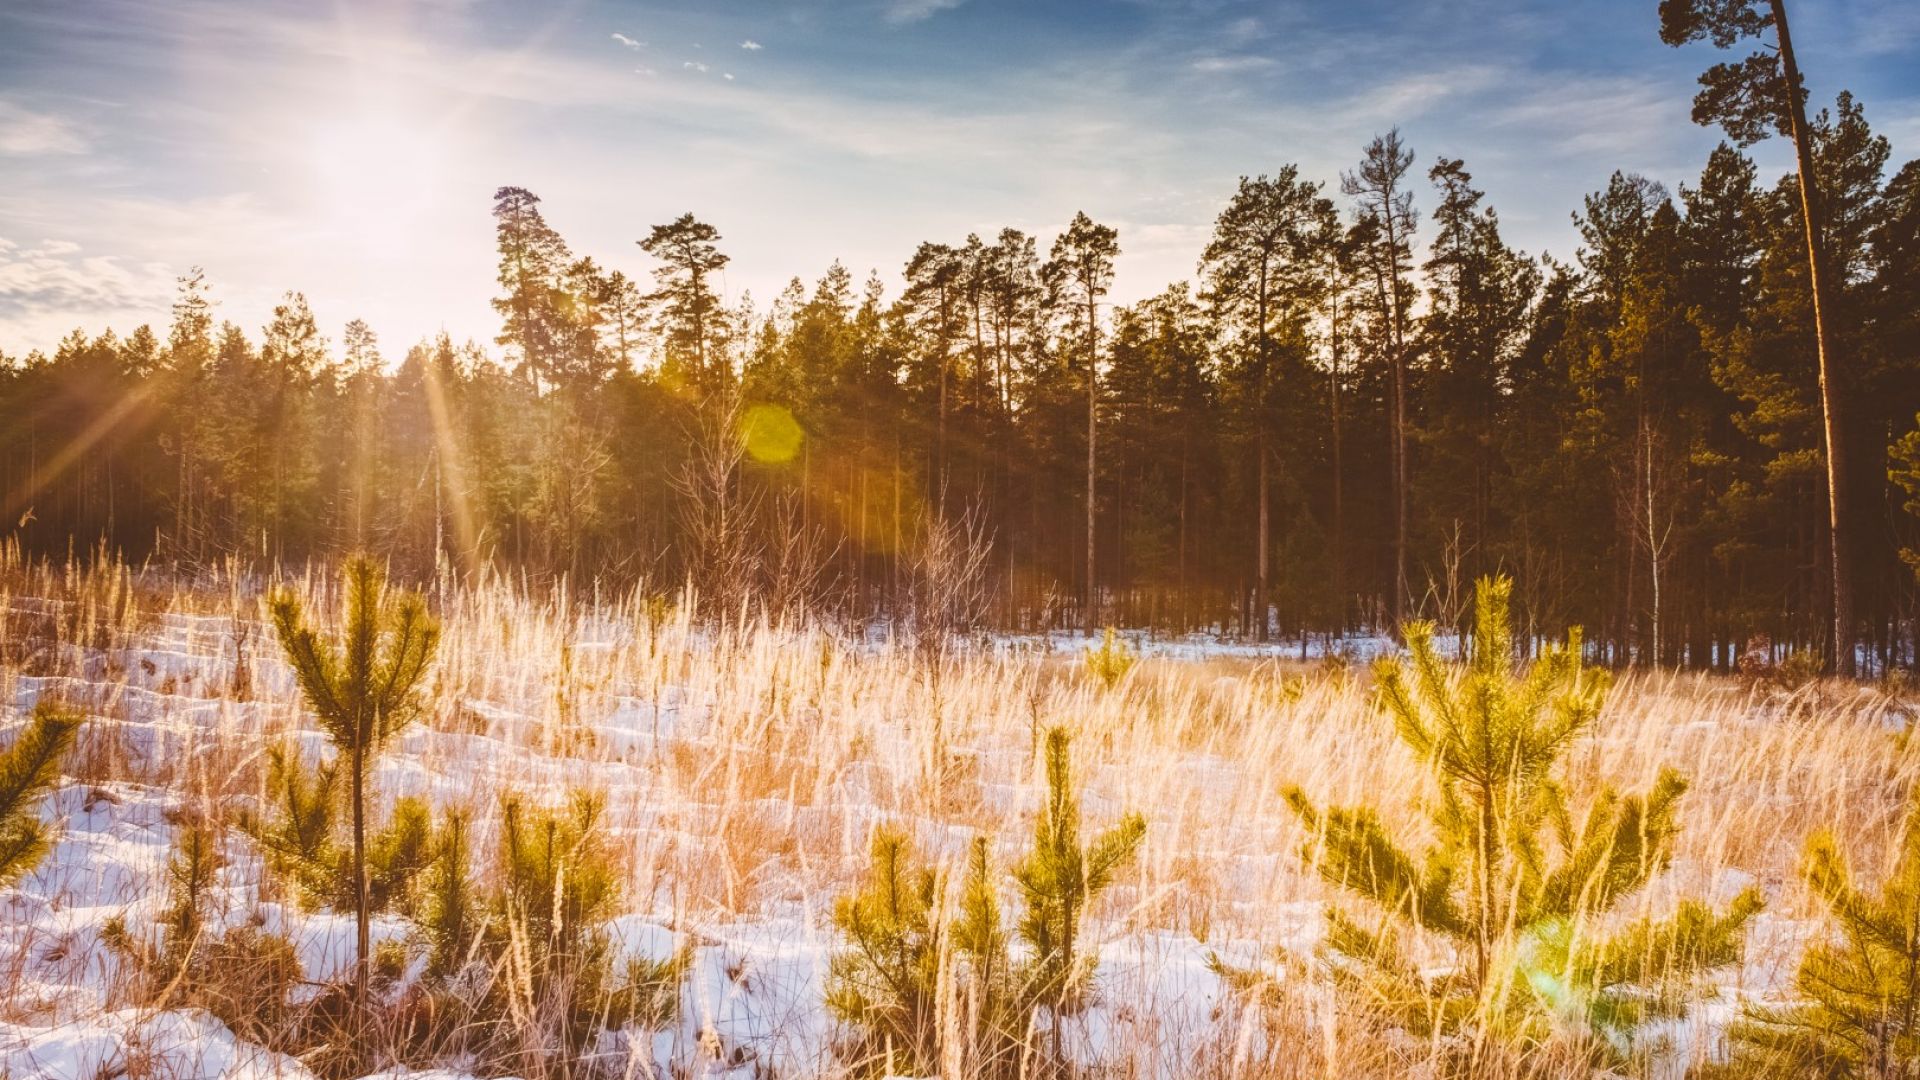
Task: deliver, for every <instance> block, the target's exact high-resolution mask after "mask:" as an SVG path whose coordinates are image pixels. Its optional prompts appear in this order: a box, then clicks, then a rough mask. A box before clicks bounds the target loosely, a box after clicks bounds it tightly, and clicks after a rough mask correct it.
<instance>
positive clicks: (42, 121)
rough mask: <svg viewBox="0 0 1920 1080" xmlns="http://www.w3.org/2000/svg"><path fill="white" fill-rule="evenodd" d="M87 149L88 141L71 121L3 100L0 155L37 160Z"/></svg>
mask: <svg viewBox="0 0 1920 1080" xmlns="http://www.w3.org/2000/svg"><path fill="white" fill-rule="evenodd" d="M86 149H87V140H86V139H84V138H82V137H81V135H80V132H79V129H78V128H76V127H75V126H74V124H73V122H72V121H70V120H66V119H64V118H62V117H58V116H54V115H53V114H51V113H43V112H35V111H33V110H31V109H28V108H25V107H24V106H20V105H15V104H13V103H11V102H8V101H0V154H4V155H8V156H12V157H38V156H40V155H43V154H79V153H83V152H85V151H86Z"/></svg>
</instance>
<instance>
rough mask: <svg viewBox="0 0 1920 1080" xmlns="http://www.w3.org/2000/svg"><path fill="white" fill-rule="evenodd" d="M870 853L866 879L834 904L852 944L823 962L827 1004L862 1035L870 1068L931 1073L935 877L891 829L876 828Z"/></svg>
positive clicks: (937, 939) (937, 946)
mask: <svg viewBox="0 0 1920 1080" xmlns="http://www.w3.org/2000/svg"><path fill="white" fill-rule="evenodd" d="M870 852H871V855H870V858H871V861H870V863H869V865H868V873H867V880H866V882H865V883H864V884H863V885H862V886H861V888H860V890H859V891H858V892H855V893H853V894H851V895H848V896H843V897H841V898H840V899H839V901H838V902H837V903H835V904H834V909H833V923H834V926H835V927H837V928H838V929H839V930H840V932H841V933H842V934H844V935H845V936H846V939H847V941H848V942H849V943H850V945H851V947H850V948H847V949H843V950H841V951H839V952H837V953H835V954H834V955H833V958H832V959H831V960H830V961H829V963H828V974H827V1007H828V1008H829V1009H831V1010H832V1011H833V1013H834V1014H835V1015H836V1016H838V1017H840V1019H842V1020H844V1021H846V1022H847V1023H849V1024H851V1025H853V1026H854V1027H856V1028H857V1029H859V1031H860V1032H861V1033H862V1050H863V1062H862V1064H863V1065H865V1066H867V1067H868V1068H869V1069H870V1070H871V1071H873V1072H876V1073H878V1074H879V1075H895V1074H900V1073H903V1072H904V1073H907V1074H910V1075H914V1076H930V1075H933V1073H935V1072H937V1071H938V1069H939V1065H940V1060H939V1056H938V1053H937V1050H938V1047H937V1043H936V1035H937V1031H938V1019H937V1016H936V1015H935V1011H936V1005H937V998H936V991H937V984H938V981H939V976H940V954H941V951H942V947H943V946H942V942H941V937H942V932H941V926H940V922H939V917H938V911H937V909H938V907H939V898H940V883H939V875H938V874H936V873H935V872H934V871H933V869H932V868H930V867H927V866H924V865H922V864H920V862H919V861H918V860H917V859H916V858H915V856H914V852H913V843H912V841H910V840H909V839H908V838H907V835H906V834H905V833H904V832H901V831H900V830H899V829H896V828H893V827H891V826H885V825H883V826H881V827H880V828H878V829H875V830H874V833H873V841H872V846H871V848H870ZM896 1057H897V1058H899V1059H900V1060H895V1058H896Z"/></svg>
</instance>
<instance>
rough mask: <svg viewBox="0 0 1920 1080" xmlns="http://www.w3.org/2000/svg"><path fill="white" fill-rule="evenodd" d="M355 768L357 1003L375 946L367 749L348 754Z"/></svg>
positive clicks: (364, 992)
mask: <svg viewBox="0 0 1920 1080" xmlns="http://www.w3.org/2000/svg"><path fill="white" fill-rule="evenodd" d="M349 756H350V758H351V760H350V762H349V764H350V765H351V766H352V768H353V917H354V944H355V950H354V954H353V955H354V962H353V999H354V1003H355V1004H356V1005H359V1006H362V1007H364V1006H365V1005H366V1003H367V970H368V960H369V958H370V954H371V953H372V951H373V949H372V947H371V944H370V941H369V934H368V931H367V921H368V912H367V799H366V783H367V752H366V749H365V748H364V747H361V746H355V747H354V748H353V753H352V754H351V755H349Z"/></svg>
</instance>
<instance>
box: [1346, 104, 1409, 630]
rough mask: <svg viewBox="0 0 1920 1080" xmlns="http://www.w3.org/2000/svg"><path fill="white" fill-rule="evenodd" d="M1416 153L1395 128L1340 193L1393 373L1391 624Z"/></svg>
mask: <svg viewBox="0 0 1920 1080" xmlns="http://www.w3.org/2000/svg"><path fill="white" fill-rule="evenodd" d="M1413 156H1414V155H1413V150H1412V149H1411V148H1408V147H1404V146H1402V145H1401V143H1400V130H1399V129H1398V128H1395V129H1393V130H1391V131H1389V132H1387V133H1386V134H1385V135H1380V136H1377V137H1375V138H1374V140H1373V141H1372V142H1371V143H1368V144H1367V150H1366V156H1365V157H1364V158H1362V159H1361V161H1360V165H1359V167H1358V168H1356V169H1355V170H1354V171H1353V172H1350V173H1342V174H1341V175H1340V190H1341V191H1343V192H1345V193H1346V194H1347V195H1349V196H1351V197H1353V198H1354V199H1355V200H1356V206H1355V210H1354V213H1355V216H1356V217H1357V219H1358V221H1359V222H1360V223H1361V224H1362V225H1364V226H1365V228H1364V229H1363V230H1362V232H1361V233H1360V236H1359V239H1360V243H1359V244H1358V245H1357V246H1358V249H1359V253H1360V254H1359V258H1360V260H1361V262H1362V263H1363V264H1364V265H1365V267H1366V271H1365V272H1366V274H1367V276H1368V277H1369V278H1370V279H1371V281H1372V285H1373V288H1372V290H1371V294H1370V302H1371V303H1372V305H1373V307H1374V311H1375V317H1376V318H1377V319H1378V320H1379V323H1380V326H1381V329H1382V334H1381V336H1380V346H1381V349H1382V350H1383V351H1384V352H1385V353H1386V356H1385V358H1384V359H1385V364H1384V365H1383V366H1384V367H1385V369H1386V371H1387V373H1388V376H1389V377H1388V382H1387V386H1388V391H1389V396H1388V417H1387V430H1388V442H1387V445H1388V449H1389V454H1388V459H1387V460H1388V472H1389V475H1388V488H1389V490H1390V492H1391V494H1392V498H1393V586H1392V601H1391V603H1390V604H1389V608H1390V610H1391V611H1392V621H1393V623H1394V625H1396V626H1397V625H1399V623H1400V622H1401V621H1402V620H1403V619H1404V618H1405V616H1406V603H1407V601H1408V600H1409V599H1410V596H1409V584H1408V579H1407V558H1408V555H1407V535H1408V531H1409V529H1410V523H1409V521H1408V507H1407V498H1408V490H1409V487H1410V484H1409V481H1408V479H1407V476H1408V464H1407V438H1408V429H1409V424H1410V422H1411V421H1410V419H1409V408H1408V393H1409V390H1408V385H1407V369H1408V366H1409V364H1410V362H1411V357H1410V356H1409V355H1408V336H1409V331H1410V329H1411V326H1412V318H1411V313H1410V309H1411V308H1412V305H1413V295H1412V287H1411V286H1410V284H1409V283H1408V281H1407V276H1408V274H1409V272H1410V271H1411V269H1412V263H1413V235H1414V229H1415V223H1416V219H1415V217H1414V213H1413V192H1412V191H1410V190H1408V188H1407V187H1406V185H1405V179H1406V175H1407V170H1408V169H1410V168H1412V167H1413Z"/></svg>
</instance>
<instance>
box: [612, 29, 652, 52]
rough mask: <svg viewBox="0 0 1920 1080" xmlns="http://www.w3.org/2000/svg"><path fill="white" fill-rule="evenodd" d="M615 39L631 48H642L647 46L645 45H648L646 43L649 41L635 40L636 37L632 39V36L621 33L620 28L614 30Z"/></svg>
mask: <svg viewBox="0 0 1920 1080" xmlns="http://www.w3.org/2000/svg"><path fill="white" fill-rule="evenodd" d="M613 40H615V41H617V42H619V43H620V44H622V45H625V46H626V47H627V48H629V49H641V48H645V47H646V44H647V43H646V42H644V41H635V40H634V39H632V38H630V37H628V36H627V35H625V34H623V33H621V32H619V31H618V30H615V31H614V32H613Z"/></svg>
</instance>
